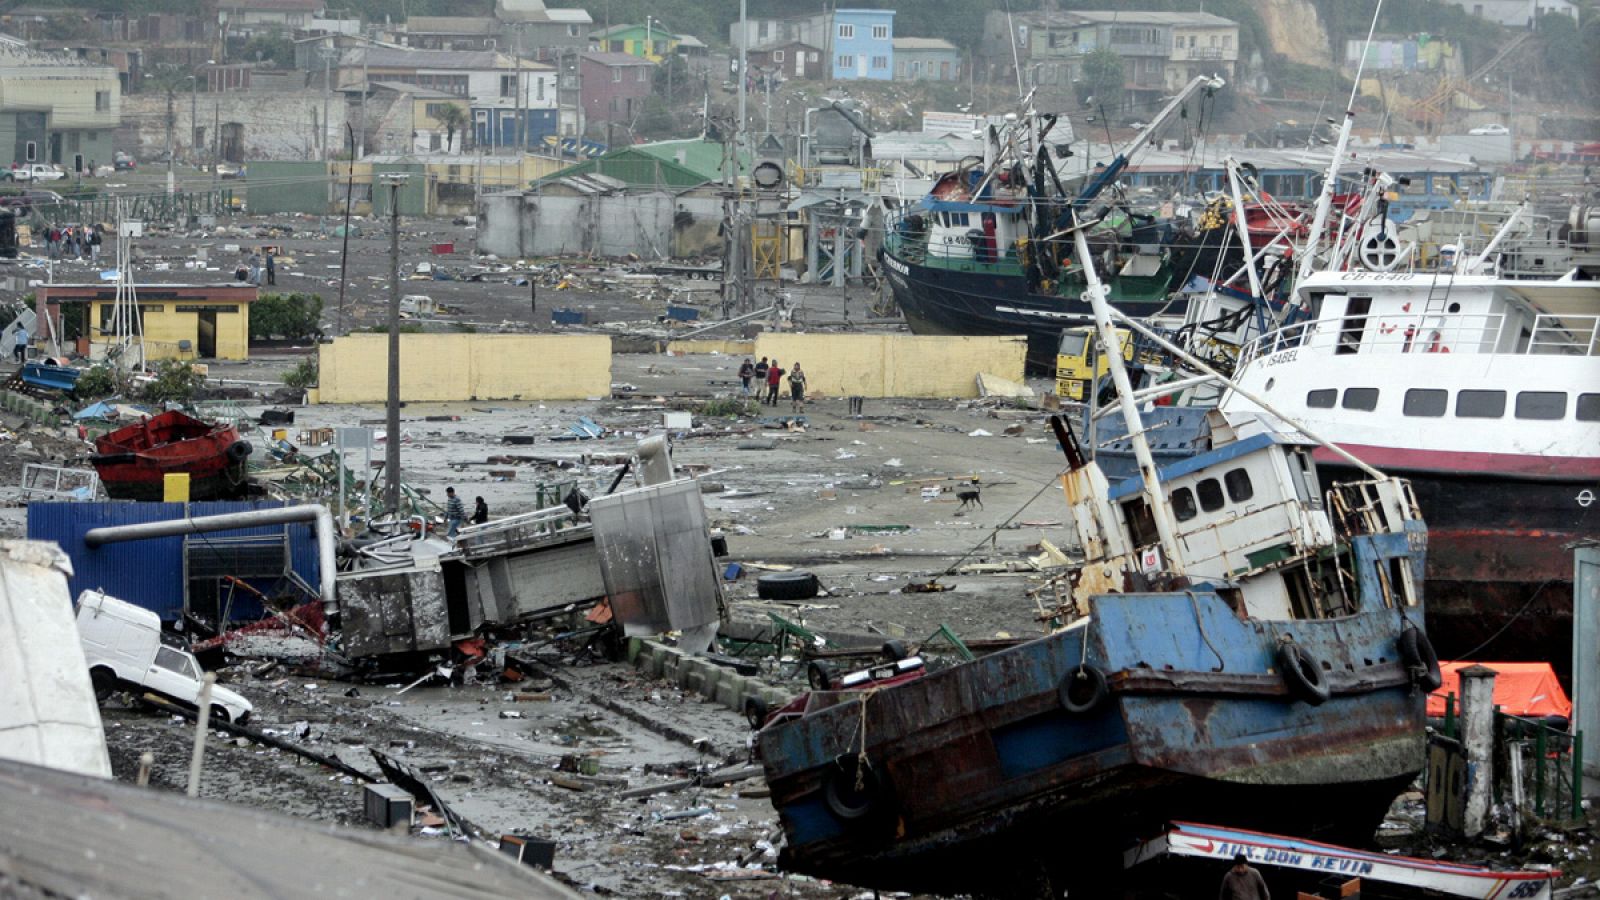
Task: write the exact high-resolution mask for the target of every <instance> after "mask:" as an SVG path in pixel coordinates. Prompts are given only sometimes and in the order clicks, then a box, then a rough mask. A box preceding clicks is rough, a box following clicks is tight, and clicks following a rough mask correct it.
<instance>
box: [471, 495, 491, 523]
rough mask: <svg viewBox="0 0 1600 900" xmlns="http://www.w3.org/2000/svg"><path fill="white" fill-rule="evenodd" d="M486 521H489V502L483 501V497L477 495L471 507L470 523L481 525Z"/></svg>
mask: <svg viewBox="0 0 1600 900" xmlns="http://www.w3.org/2000/svg"><path fill="white" fill-rule="evenodd" d="M487 521H489V504H487V503H485V502H483V498H482V497H479V498H477V501H476V503H475V504H474V505H473V507H472V524H474V525H482V524H483V523H485V522H487Z"/></svg>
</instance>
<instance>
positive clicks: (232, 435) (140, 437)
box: [89, 410, 251, 500]
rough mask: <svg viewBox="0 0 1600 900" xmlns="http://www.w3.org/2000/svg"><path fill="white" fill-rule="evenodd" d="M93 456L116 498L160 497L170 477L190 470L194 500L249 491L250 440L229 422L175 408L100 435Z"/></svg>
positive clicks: (190, 494) (226, 496) (110, 494)
mask: <svg viewBox="0 0 1600 900" xmlns="http://www.w3.org/2000/svg"><path fill="white" fill-rule="evenodd" d="M94 449H95V452H94V454H93V455H91V456H90V457H89V461H90V462H91V463H93V464H94V468H95V471H96V472H99V473H100V482H101V483H102V484H104V485H105V489H106V495H107V496H108V497H110V498H112V499H113V500H160V499H161V498H162V494H163V483H164V480H165V476H167V475H168V474H173V473H188V475H189V499H191V500H229V499H234V498H237V497H241V496H243V495H245V494H246V493H248V488H249V479H248V477H247V476H246V473H245V463H246V461H247V460H249V458H250V450H251V447H250V443H249V442H248V441H244V440H241V439H240V438H239V430H238V429H237V428H235V427H234V426H232V425H229V424H226V423H212V422H206V421H202V420H200V419H196V418H195V417H193V416H191V415H188V414H186V413H183V412H180V411H178V410H169V411H167V412H164V413H161V414H159V415H157V416H153V417H151V418H149V419H145V420H144V421H142V422H138V423H136V424H133V425H128V426H126V427H123V428H119V429H117V430H116V431H112V432H109V433H107V434H105V435H102V436H101V437H99V438H97V439H96V440H95V442H94Z"/></svg>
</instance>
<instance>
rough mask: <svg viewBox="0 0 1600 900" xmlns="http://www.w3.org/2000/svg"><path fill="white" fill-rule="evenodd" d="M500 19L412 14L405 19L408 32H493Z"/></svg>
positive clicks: (496, 28) (497, 29)
mask: <svg viewBox="0 0 1600 900" xmlns="http://www.w3.org/2000/svg"><path fill="white" fill-rule="evenodd" d="M499 30H500V21H499V20H498V19H493V18H489V17H488V16H412V17H411V18H409V19H407V20H406V31H407V32H408V33H410V34H494V33H495V32H497V31H499Z"/></svg>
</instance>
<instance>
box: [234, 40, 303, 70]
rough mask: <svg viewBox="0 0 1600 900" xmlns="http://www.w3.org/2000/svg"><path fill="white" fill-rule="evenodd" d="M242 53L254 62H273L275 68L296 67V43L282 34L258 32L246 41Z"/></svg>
mask: <svg viewBox="0 0 1600 900" xmlns="http://www.w3.org/2000/svg"><path fill="white" fill-rule="evenodd" d="M240 55H241V56H243V57H244V58H245V59H247V60H251V61H253V62H265V63H271V64H272V68H274V69H292V68H294V44H293V42H291V41H290V40H289V39H288V38H287V37H284V36H283V35H281V34H258V35H255V36H254V37H252V38H250V40H248V41H246V42H245V45H244V49H243V50H242V51H240Z"/></svg>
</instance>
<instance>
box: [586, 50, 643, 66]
mask: <svg viewBox="0 0 1600 900" xmlns="http://www.w3.org/2000/svg"><path fill="white" fill-rule="evenodd" d="M579 55H580V56H582V57H583V58H584V59H586V60H588V61H590V62H597V63H599V64H600V65H602V66H653V65H655V63H653V62H651V61H650V60H648V59H645V58H644V57H642V56H634V55H633V54H632V53H601V52H600V51H598V50H591V51H588V52H586V53H581V54H579Z"/></svg>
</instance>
